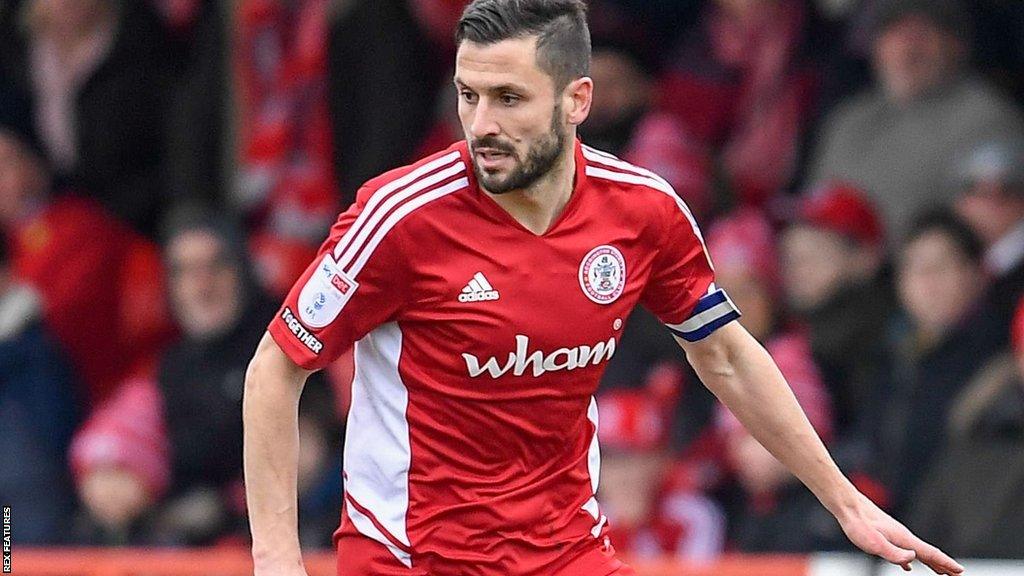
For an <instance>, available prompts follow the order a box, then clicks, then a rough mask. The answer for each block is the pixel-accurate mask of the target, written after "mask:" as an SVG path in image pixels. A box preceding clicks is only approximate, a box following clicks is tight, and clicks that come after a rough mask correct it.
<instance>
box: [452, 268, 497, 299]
mask: <svg viewBox="0 0 1024 576" xmlns="http://www.w3.org/2000/svg"><path fill="white" fill-rule="evenodd" d="M497 299H498V291H497V290H495V289H494V287H493V286H491V283H490V282H488V281H487V278H484V275H483V273H482V272H477V273H476V274H473V279H472V280H470V281H469V284H466V287H465V288H463V289H462V293H461V294H459V302H486V301H488V300H497Z"/></svg>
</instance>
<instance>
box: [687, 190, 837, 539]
mask: <svg viewBox="0 0 1024 576" xmlns="http://www.w3.org/2000/svg"><path fill="white" fill-rule="evenodd" d="M707 242H708V251H709V252H710V253H712V254H714V255H715V278H716V284H718V285H720V286H722V287H723V288H725V289H726V290H728V291H729V295H730V296H731V297H732V298H733V300H734V301H735V303H736V306H737V308H739V309H740V310H742V311H743V317H742V318H741V319H740V322H741V323H742V324H743V326H744V328H746V329H747V330H748V331H749V332H750V333H751V335H753V336H754V337H755V338H757V339H758V340H760V341H761V342H763V343H764V344H765V347H766V348H767V349H768V351H769V352H770V353H771V354H772V357H773V358H775V360H776V363H777V364H778V366H779V369H780V370H781V371H782V373H783V375H784V376H785V377H786V380H787V381H788V382H789V384H790V386H791V387H792V388H793V391H794V393H795V394H796V396H797V400H798V401H799V402H800V405H801V407H802V408H803V409H804V412H805V413H806V414H807V416H808V418H809V419H810V421H811V424H813V425H814V428H815V430H816V431H817V432H818V434H819V435H820V436H821V437H822V439H823V440H824V441H825V442H826V443H827V442H829V441H830V440H831V438H832V431H833V427H834V424H833V416H832V406H831V399H830V398H829V393H828V389H827V388H826V386H825V385H824V383H823V382H822V379H821V375H820V373H819V371H818V368H817V366H815V363H814V359H813V358H812V356H811V348H810V345H809V342H808V340H807V338H806V336H805V335H804V334H802V333H801V332H800V331H797V330H793V329H792V328H791V327H790V326H788V325H787V324H786V322H785V321H784V318H783V317H782V315H781V314H780V311H779V310H778V306H777V302H779V298H778V295H779V292H780V288H781V287H780V283H779V264H778V259H777V257H776V253H775V237H774V234H773V232H772V229H771V226H770V225H769V223H768V221H767V219H766V218H764V217H763V216H761V215H760V214H759V213H757V212H755V211H753V210H749V209H748V210H743V211H740V212H739V213H737V214H734V215H733V216H730V217H728V218H726V219H724V220H722V221H720V222H719V223H718V224H716V225H714V226H713V227H712V228H711V229H710V230H709V231H708V235H707ZM712 433H713V434H714V436H715V440H716V442H717V443H718V444H719V445H720V446H721V454H720V456H719V458H718V460H717V461H718V463H719V466H720V467H721V468H722V470H723V472H724V473H725V476H726V477H727V478H728V479H731V480H735V481H736V483H737V484H738V486H739V488H740V491H739V492H740V496H739V498H738V501H737V502H734V503H733V504H732V506H731V507H730V508H731V510H732V512H733V513H732V514H731V515H730V530H729V533H730V540H731V542H732V544H733V545H734V546H735V547H737V548H738V549H739V550H742V551H744V552H807V551H812V550H819V549H825V548H829V547H831V546H834V545H835V544H834V542H838V541H839V540H840V539H841V538H842V534H841V533H839V532H838V530H837V529H836V525H835V522H833V521H832V520H831V518H829V515H828V513H827V512H825V511H824V509H822V508H821V506H820V505H818V503H817V500H816V499H815V497H814V495H813V494H811V492H810V491H808V490H807V489H806V488H805V487H804V486H803V485H802V484H800V482H799V481H798V480H797V479H796V477H794V476H793V475H792V474H791V473H790V472H789V471H788V470H786V468H785V466H783V465H782V464H781V463H779V462H778V461H777V460H776V459H775V457H774V456H772V455H771V454H770V453H769V452H768V451H767V450H765V449H764V448H763V447H762V446H761V445H760V444H759V443H758V442H757V440H755V439H754V438H753V437H752V436H751V435H750V434H749V433H748V432H747V431H746V430H745V429H744V428H743V426H742V425H741V424H740V422H739V420H737V419H736V418H735V417H734V416H733V415H732V414H731V413H730V412H729V411H728V410H727V409H726V408H725V407H724V406H722V405H721V404H719V405H718V407H717V413H716V417H715V424H714V426H713V428H712Z"/></svg>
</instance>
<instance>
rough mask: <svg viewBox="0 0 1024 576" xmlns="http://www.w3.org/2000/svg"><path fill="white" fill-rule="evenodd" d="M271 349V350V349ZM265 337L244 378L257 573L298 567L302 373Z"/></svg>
mask: <svg viewBox="0 0 1024 576" xmlns="http://www.w3.org/2000/svg"><path fill="white" fill-rule="evenodd" d="M271 347H272V348H271ZM287 362H289V361H288V360H287V358H283V353H282V352H281V351H280V349H278V348H276V344H274V343H273V341H270V337H269V336H264V341H263V342H261V343H260V349H259V350H258V351H257V353H256V357H255V358H254V359H253V361H252V363H251V364H250V365H249V370H248V372H247V373H246V380H245V399H244V401H243V403H242V418H243V422H244V425H245V450H244V457H245V492H246V501H247V506H248V509H249V523H250V529H251V530H252V538H253V558H254V560H255V563H256V567H257V569H259V568H260V567H261V565H262V566H271V567H273V568H274V569H275V570H279V569H281V568H282V567H294V568H301V566H302V556H301V553H300V550H299V536H298V510H297V508H298V504H297V488H296V486H297V476H298V459H299V432H298V403H299V396H300V395H301V393H302V386H303V384H304V382H305V378H306V374H305V373H304V372H300V371H298V370H296V369H295V367H294V365H289V364H287Z"/></svg>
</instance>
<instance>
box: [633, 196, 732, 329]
mask: <svg viewBox="0 0 1024 576" xmlns="http://www.w3.org/2000/svg"><path fill="white" fill-rule="evenodd" d="M673 199H674V200H675V202H674V204H675V206H672V207H670V209H669V210H667V216H666V219H665V220H666V225H665V228H664V229H663V230H664V231H663V233H662V236H661V244H660V246H659V247H658V254H657V256H655V260H654V264H653V269H652V271H651V276H650V278H649V280H648V283H647V286H646V288H645V289H644V292H643V294H642V295H641V297H640V302H641V303H642V304H643V305H644V306H645V307H646V308H647V309H648V310H650V311H651V312H653V313H654V314H655V315H656V316H657V317H658V318H659V319H660V320H661V321H662V322H663V323H664V324H665V325H666V326H667V327H668V329H669V330H671V331H672V333H673V334H675V335H676V336H679V337H680V338H682V339H684V340H687V341H689V342H696V341H698V340H701V339H703V338H706V337H707V336H708V335H710V334H711V333H712V332H714V331H715V330H717V329H719V328H721V327H722V326H725V325H726V324H728V323H729V322H732V321H733V320H735V319H737V318H739V317H740V312H739V310H738V309H737V308H736V306H735V305H734V304H733V303H732V300H730V299H729V296H728V294H726V293H725V291H724V290H722V289H720V288H718V287H717V286H715V272H714V268H713V267H712V265H711V258H710V256H709V255H708V253H707V248H706V247H705V246H704V239H703V237H702V236H701V233H700V229H699V228H698V227H697V223H696V221H695V220H694V219H693V216H692V215H691V214H690V212H689V209H688V208H687V207H686V205H685V204H684V203H683V202H682V200H679V199H678V198H673Z"/></svg>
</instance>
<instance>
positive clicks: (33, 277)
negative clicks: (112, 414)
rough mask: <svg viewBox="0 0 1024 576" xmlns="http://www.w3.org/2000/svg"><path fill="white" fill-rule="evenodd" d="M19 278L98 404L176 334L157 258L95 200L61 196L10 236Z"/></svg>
mask: <svg viewBox="0 0 1024 576" xmlns="http://www.w3.org/2000/svg"><path fill="white" fill-rule="evenodd" d="M8 234H9V242H10V244H11V253H12V257H11V263H12V269H13V271H14V274H15V276H17V277H19V278H21V279H23V280H25V281H27V282H28V283H30V284H32V285H33V286H34V287H35V288H36V290H38V292H39V293H40V294H41V295H42V297H43V307H44V319H45V322H46V323H47V324H48V326H49V327H50V329H51V330H52V331H53V333H54V335H55V336H56V337H57V339H58V340H59V341H60V343H61V345H62V346H63V348H64V350H65V351H66V352H67V354H68V356H69V357H70V358H69V359H70V360H71V362H72V364H73V366H74V367H75V370H76V373H77V375H78V377H79V378H80V381H81V383H82V384H83V385H85V387H86V389H87V391H88V392H87V399H88V400H90V401H91V402H94V403H95V402H99V401H100V400H102V399H103V398H105V397H106V396H107V395H108V393H109V392H110V391H111V390H112V389H113V388H114V387H115V386H116V385H117V384H118V383H120V382H121V381H122V380H123V379H124V378H125V377H126V376H128V375H129V374H131V373H132V372H133V371H134V370H137V369H140V368H142V367H143V366H144V365H145V364H146V363H147V362H150V361H151V360H152V358H153V354H154V353H155V352H156V350H157V349H158V347H159V346H160V345H161V344H162V343H163V342H164V341H166V338H167V336H169V335H170V334H171V332H172V328H171V323H170V317H169V315H168V312H167V305H166V295H165V291H164V285H163V271H162V265H161V262H160V254H159V251H158V250H157V248H156V246H155V245H154V244H152V243H151V242H149V241H148V240H146V239H144V238H143V237H141V236H139V235H137V234H135V233H134V232H133V231H131V230H130V229H129V228H128V227H127V226H126V225H125V224H123V223H121V222H120V221H118V220H116V219H115V218H114V217H113V216H111V215H109V214H107V213H106V212H105V211H104V210H103V209H102V208H101V207H100V206H99V205H98V204H96V203H95V202H93V201H91V200H87V199H84V198H75V197H70V196H66V197H60V198H56V199H53V200H52V201H49V202H47V203H46V204H45V205H44V206H42V207H41V209H40V210H39V211H38V212H36V213H35V214H34V215H33V216H31V217H29V218H27V219H25V220H24V221H23V222H21V223H19V224H18V225H16V226H14V227H13V228H12V229H10V230H8Z"/></svg>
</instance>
